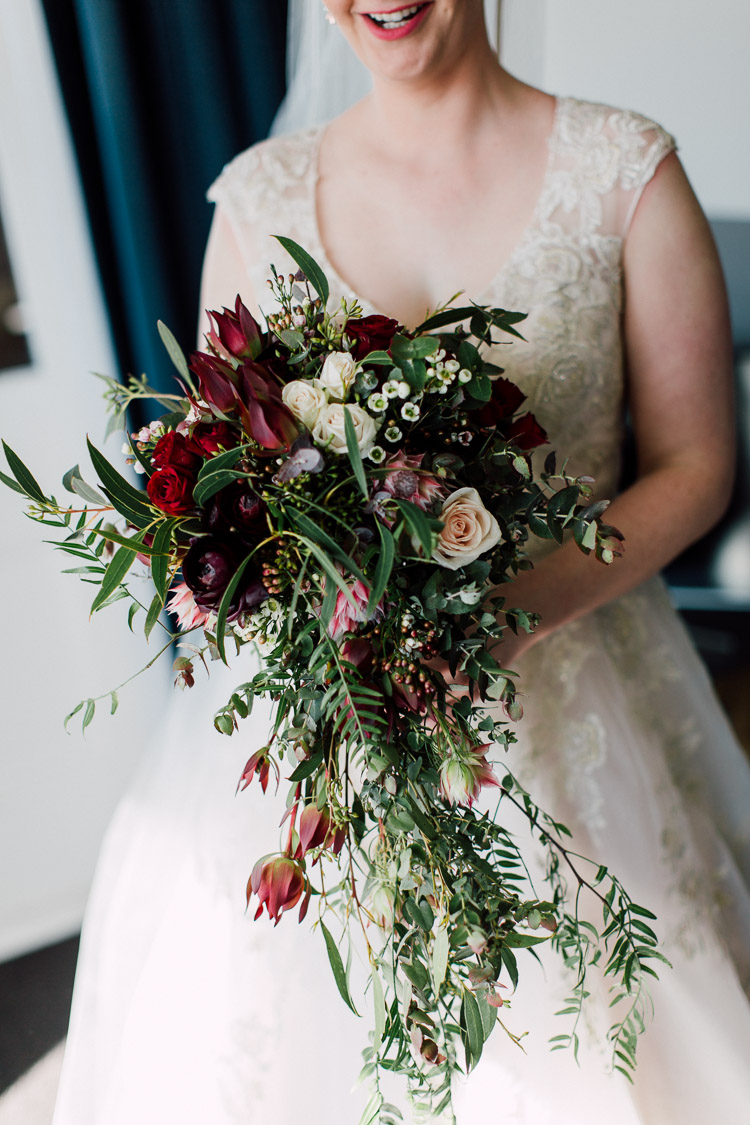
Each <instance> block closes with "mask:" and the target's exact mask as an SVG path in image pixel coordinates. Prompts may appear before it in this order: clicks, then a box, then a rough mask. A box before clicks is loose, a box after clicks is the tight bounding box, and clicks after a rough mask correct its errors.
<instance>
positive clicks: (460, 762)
mask: <svg viewBox="0 0 750 1125" xmlns="http://www.w3.org/2000/svg"><path fill="white" fill-rule="evenodd" d="M491 745H492V744H491V743H490V742H487V743H485V745H484V746H472V747H470V748H469V749H468V750H465V751H464V750H462V751H460V752H459V753H455V752H454V753H453V754H452V755H451V757H450V758H446V759H445V761H444V762H443V764H442V765H441V767H440V792H441V793H442V795H443V797H444V798H445V800H446V801H448V802H449V803H450V804H452V805H466V806H468V807H469V808H470V807H471V805H472V804H473V803H474V801H476V799H477V797H478V796H479V794H480V792H481V791H482V789H483V787H485V786H490V785H494V786H497V787H498V788H499V787H500V782H499V781H498V779H497V777H496V776H495V774H494V772H493V770H492V766H491V765H490V764H489V762H487V761H486V760H485V759H486V756H487V751H488V750H489V749H490V747H491Z"/></svg>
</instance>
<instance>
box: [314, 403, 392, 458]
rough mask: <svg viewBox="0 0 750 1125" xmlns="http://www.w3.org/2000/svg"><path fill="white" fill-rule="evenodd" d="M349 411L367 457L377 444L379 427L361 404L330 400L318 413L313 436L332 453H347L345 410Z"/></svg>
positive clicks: (360, 446)
mask: <svg viewBox="0 0 750 1125" xmlns="http://www.w3.org/2000/svg"><path fill="white" fill-rule="evenodd" d="M345 410H348V411H349V416H350V417H351V420H352V422H353V423H354V432H355V434H356V435H357V445H358V446H359V451H360V453H361V454H362V456H363V457H365V456H366V455H367V454H368V453H369V452H370V449H371V448H372V446H373V445H374V444H375V438H376V436H377V432H378V428H377V426H376V425H375V422H374V421H373V419H372V418H371V417H370V415H369V414H368V413H367V411H366V410H363V409H362V407H361V406H354V405H352V406H344V405H343V403H340V402H329V404H328V405H327V406H324V407H323V409H322V410H321V412H320V414H319V415H318V419H317V421H316V423H315V428H314V429H313V438H314V439H315V441H316V442H317V443H318V445H324V446H325V447H326V448H327V449H330V451H331V453H346V430H345V429H344V411H345Z"/></svg>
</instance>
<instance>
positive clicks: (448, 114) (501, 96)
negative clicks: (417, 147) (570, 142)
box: [361, 44, 517, 153]
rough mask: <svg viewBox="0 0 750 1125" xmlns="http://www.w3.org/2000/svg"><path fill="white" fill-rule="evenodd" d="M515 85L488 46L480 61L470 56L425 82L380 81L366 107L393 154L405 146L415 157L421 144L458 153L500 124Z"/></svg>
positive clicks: (365, 113)
mask: <svg viewBox="0 0 750 1125" xmlns="http://www.w3.org/2000/svg"><path fill="white" fill-rule="evenodd" d="M515 85H517V83H516V80H515V79H513V78H512V77H511V76H510V75H509V74H508V73H507V72H506V71H504V70H503V69H502V68H501V67H500V65H499V64H498V61H497V58H496V56H495V54H494V52H493V51H492V49H491V47H490V46H489V44H487V45H486V51H482V53H481V55H480V56H479V57H477V56H476V55H475V54H472V55H470V56H469V55H467V56H465V57H464V59H462V60H461V62H460V63H459V64H458V65H454V66H451V68H450V69H449V70H447V71H443V72H437V73H435V74H434V75H431V76H429V77H426V78H425V79H423V80H418V81H413V82H408V81H407V82H403V81H395V80H392V79H388V78H383V77H376V78H375V79H374V82H373V92H372V94H371V95H370V97H368V98H367V99H366V100H365V102H363V103H361V107H362V113H363V116H364V117H365V118H366V122H367V125H368V126H369V127H370V128H371V129H372V130H374V131H375V136H377V137H380V138H382V140H383V142H384V143H387V145H388V147H389V148H390V149H391V151H393V149H394V148H399V147H401V146H403V147H404V148H408V149H409V151H411V152H412V153H413V150H414V144H415V142H416V141H419V143H420V144H422V143H424V144H431V143H432V144H438V145H439V146H440V148H441V150H443V151H446V149H447V150H448V151H454V152H455V151H456V148H457V147H458V148H460V147H463V145H464V144H466V142H467V141H469V140H470V138H471V137H472V136H474V137H476V136H477V135H478V133H479V132H480V131H481V127H482V125H483V123H484V122H485V121H491V120H497V114H498V112H499V111H501V110H502V108H503V106H504V105H508V104H509V103H510V101H511V99H512V93H513V87H514V86H515Z"/></svg>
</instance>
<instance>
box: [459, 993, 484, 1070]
mask: <svg viewBox="0 0 750 1125" xmlns="http://www.w3.org/2000/svg"><path fill="white" fill-rule="evenodd" d="M461 1024H462V1026H463V1028H464V1030H465V1032H466V1037H465V1040H464V1045H465V1047H466V1068H467V1070H472V1069H473V1068H474V1067H475V1066H476V1065H477V1063H478V1062H479V1060H480V1058H481V1057H482V1051H483V1049H484V1025H483V1024H482V1016H481V1013H480V1011H479V1005H478V1004H477V1000H476V996H475V995H474V993H473V992H470V991H469V990H468V989H466V990H465V991H464V995H463V1000H462V1002H461Z"/></svg>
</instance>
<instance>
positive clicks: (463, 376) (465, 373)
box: [458, 367, 474, 383]
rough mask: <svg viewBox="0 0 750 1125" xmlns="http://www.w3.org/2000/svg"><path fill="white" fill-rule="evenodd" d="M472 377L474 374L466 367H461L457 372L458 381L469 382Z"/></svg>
mask: <svg viewBox="0 0 750 1125" xmlns="http://www.w3.org/2000/svg"><path fill="white" fill-rule="evenodd" d="M473 378H474V375H473V373H472V372H471V371H469V369H468V367H462V368H461V370H460V371H459V373H458V381H459V383H470V382H471V380H472V379H473Z"/></svg>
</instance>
